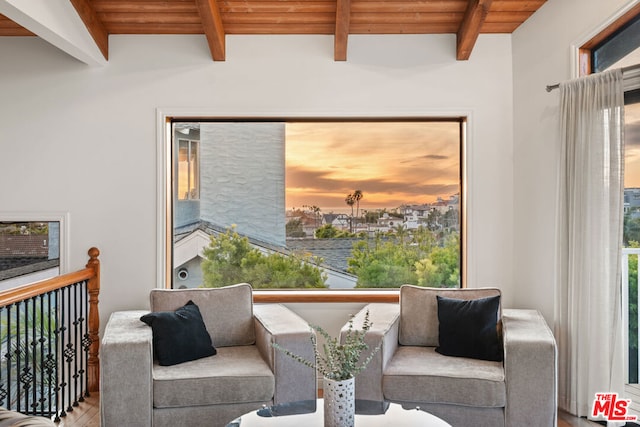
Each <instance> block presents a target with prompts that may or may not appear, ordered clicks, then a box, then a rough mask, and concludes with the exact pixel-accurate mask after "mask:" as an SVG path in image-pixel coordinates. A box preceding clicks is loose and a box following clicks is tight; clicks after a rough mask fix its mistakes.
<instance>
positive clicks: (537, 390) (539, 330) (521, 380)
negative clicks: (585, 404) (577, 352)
mask: <svg viewBox="0 0 640 427" xmlns="http://www.w3.org/2000/svg"><path fill="white" fill-rule="evenodd" d="M502 322H503V334H504V371H505V382H506V387H507V406H506V408H505V425H508V426H510V425H517V424H519V423H521V421H522V420H527V424H529V425H536V426H555V425H556V422H557V419H556V417H557V409H556V408H557V402H556V400H557V399H556V394H557V389H556V385H557V374H556V372H557V368H556V364H557V349H556V341H555V339H554V337H553V334H552V333H551V330H550V329H549V327H548V326H547V323H546V322H545V320H544V318H543V317H542V315H541V314H540V313H539V312H538V311H536V310H514V309H508V310H507V309H505V310H504V311H503V314H502Z"/></svg>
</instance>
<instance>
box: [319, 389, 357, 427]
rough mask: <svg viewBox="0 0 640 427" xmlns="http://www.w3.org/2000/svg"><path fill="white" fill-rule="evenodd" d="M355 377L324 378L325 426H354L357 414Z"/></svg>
mask: <svg viewBox="0 0 640 427" xmlns="http://www.w3.org/2000/svg"><path fill="white" fill-rule="evenodd" d="M355 384H356V383H355V378H353V377H352V378H349V379H348V380H342V381H334V380H331V379H329V378H324V388H323V399H324V427H353V422H354V417H355V415H356V391H355Z"/></svg>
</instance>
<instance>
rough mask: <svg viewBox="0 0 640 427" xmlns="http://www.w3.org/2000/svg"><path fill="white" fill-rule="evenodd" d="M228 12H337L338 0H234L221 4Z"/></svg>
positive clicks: (221, 10) (221, 9)
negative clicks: (257, 0) (292, 0)
mask: <svg viewBox="0 0 640 427" xmlns="http://www.w3.org/2000/svg"><path fill="white" fill-rule="evenodd" d="M220 12H223V13H224V12H227V13H334V14H335V13H336V1H335V0H334V1H305V2H299V1H295V2H288V1H259V2H255V1H254V2H248V1H234V0H227V1H224V2H223V3H222V4H220Z"/></svg>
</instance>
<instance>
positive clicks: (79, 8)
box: [71, 0, 109, 60]
mask: <svg viewBox="0 0 640 427" xmlns="http://www.w3.org/2000/svg"><path fill="white" fill-rule="evenodd" d="M71 4H72V5H73V7H74V8H75V9H76V12H78V15H79V16H80V19H82V22H84V25H85V26H86V27H87V30H88V31H89V34H91V37H93V40H94V41H95V42H96V45H97V46H98V49H100V52H102V56H104V59H107V60H108V59H109V33H107V30H106V29H105V28H104V25H102V21H100V19H98V15H97V14H96V11H95V10H94V9H93V7H92V6H91V4H89V2H88V1H87V0H71Z"/></svg>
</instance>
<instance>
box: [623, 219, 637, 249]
mask: <svg viewBox="0 0 640 427" xmlns="http://www.w3.org/2000/svg"><path fill="white" fill-rule="evenodd" d="M623 240H624V244H625V246H627V247H632V246H629V244H630V242H632V241H633V242H640V217H636V218H632V217H631V215H630V214H626V215H625V216H624V239H623Z"/></svg>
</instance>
